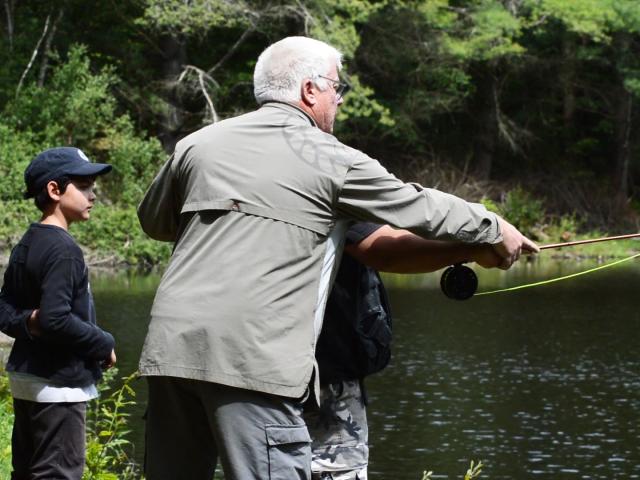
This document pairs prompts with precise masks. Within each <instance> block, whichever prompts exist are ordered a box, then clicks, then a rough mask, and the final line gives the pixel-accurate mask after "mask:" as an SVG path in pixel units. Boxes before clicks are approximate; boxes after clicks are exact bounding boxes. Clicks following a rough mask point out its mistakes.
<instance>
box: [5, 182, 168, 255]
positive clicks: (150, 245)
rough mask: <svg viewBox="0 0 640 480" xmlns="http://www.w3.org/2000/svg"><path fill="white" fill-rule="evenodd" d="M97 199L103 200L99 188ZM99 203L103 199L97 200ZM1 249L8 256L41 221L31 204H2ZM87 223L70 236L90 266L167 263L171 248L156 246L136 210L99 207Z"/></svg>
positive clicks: (101, 205) (78, 225)
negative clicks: (139, 221)
mask: <svg viewBox="0 0 640 480" xmlns="http://www.w3.org/2000/svg"><path fill="white" fill-rule="evenodd" d="M97 188H98V197H100V193H99V189H100V184H98V187H97ZM98 202H100V199H98ZM0 208H1V209H2V211H3V215H2V217H1V218H0V245H2V246H3V247H4V249H5V254H6V253H8V251H9V250H10V249H11V248H12V247H13V246H14V245H15V244H16V243H17V242H18V240H19V239H20V237H22V234H23V233H24V231H25V230H26V229H27V227H28V226H29V224H30V223H32V222H37V221H38V220H39V218H40V212H39V210H38V209H37V208H36V207H35V206H34V204H33V201H31V200H10V201H0ZM91 217H92V218H91V219H90V220H89V221H88V222H83V223H78V224H73V225H72V226H71V229H70V233H71V234H72V235H73V236H74V237H75V238H76V240H77V241H78V243H79V244H80V245H82V246H83V247H84V248H85V251H86V252H87V256H86V261H87V262H88V263H89V264H93V263H106V264H107V265H122V264H127V265H132V266H141V267H149V266H152V265H157V264H162V263H165V262H166V261H167V259H168V258H169V255H170V253H171V245H170V244H169V243H166V242H156V241H154V240H151V239H150V238H148V237H147V236H146V234H145V233H144V232H143V231H142V229H141V228H140V225H139V223H138V217H137V214H136V210H135V207H133V206H130V207H120V206H113V205H112V206H107V205H105V204H102V203H97V204H96V205H95V207H94V208H93V210H92V212H91Z"/></svg>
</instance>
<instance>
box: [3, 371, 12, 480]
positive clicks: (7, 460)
mask: <svg viewBox="0 0 640 480" xmlns="http://www.w3.org/2000/svg"><path fill="white" fill-rule="evenodd" d="M12 429H13V404H12V402H11V393H10V392H9V379H8V378H7V376H6V375H5V373H4V369H2V367H0V478H9V477H10V476H11V430H12Z"/></svg>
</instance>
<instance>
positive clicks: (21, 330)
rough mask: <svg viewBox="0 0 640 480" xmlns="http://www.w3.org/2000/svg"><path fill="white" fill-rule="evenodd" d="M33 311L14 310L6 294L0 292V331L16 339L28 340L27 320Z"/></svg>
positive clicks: (29, 336)
mask: <svg viewBox="0 0 640 480" xmlns="http://www.w3.org/2000/svg"><path fill="white" fill-rule="evenodd" d="M31 312H33V310H29V309H27V310H23V309H19V308H16V307H15V306H14V302H12V301H11V298H10V297H9V295H7V293H6V292H5V291H4V290H2V291H0V331H1V332H2V333H4V334H5V335H9V336H10V337H13V338H16V339H30V338H31V335H30V334H29V328H28V326H27V320H28V319H29V317H30V316H31Z"/></svg>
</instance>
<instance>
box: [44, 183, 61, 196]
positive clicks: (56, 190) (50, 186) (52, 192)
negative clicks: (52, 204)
mask: <svg viewBox="0 0 640 480" xmlns="http://www.w3.org/2000/svg"><path fill="white" fill-rule="evenodd" d="M47 192H48V193H49V197H51V199H52V200H56V201H58V200H60V196H61V193H60V187H59V186H58V182H54V181H53V180H51V181H50V182H47Z"/></svg>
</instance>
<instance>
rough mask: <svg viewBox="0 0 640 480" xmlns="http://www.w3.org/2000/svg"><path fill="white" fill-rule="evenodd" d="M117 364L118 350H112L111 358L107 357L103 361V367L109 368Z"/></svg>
mask: <svg viewBox="0 0 640 480" xmlns="http://www.w3.org/2000/svg"><path fill="white" fill-rule="evenodd" d="M115 364H116V351H115V350H111V355H110V356H109V358H107V359H106V360H104V361H103V362H102V368H104V369H105V370H109V369H110V368H111V367H113V366H114V365H115Z"/></svg>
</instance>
